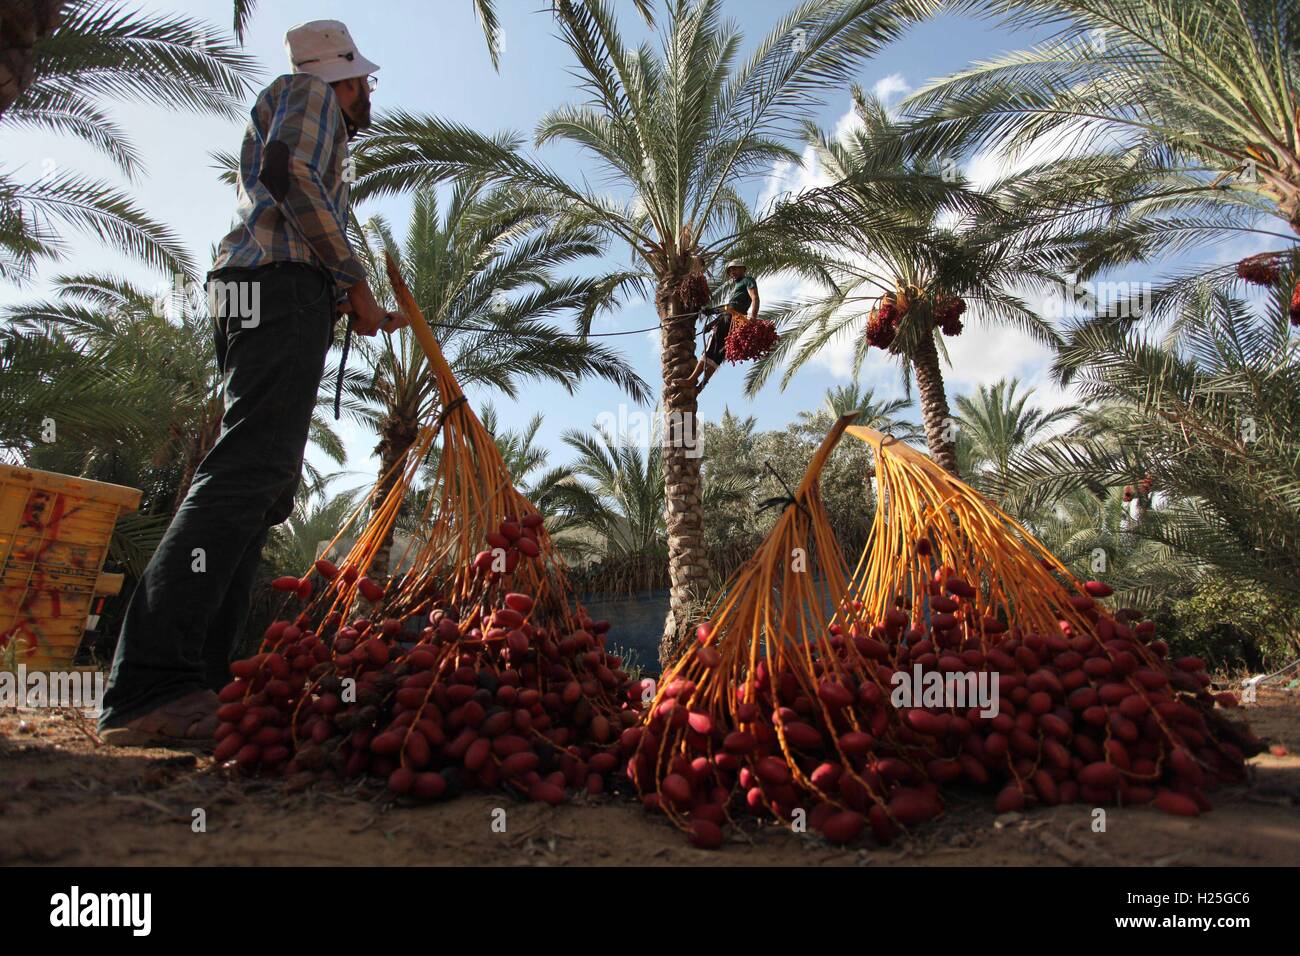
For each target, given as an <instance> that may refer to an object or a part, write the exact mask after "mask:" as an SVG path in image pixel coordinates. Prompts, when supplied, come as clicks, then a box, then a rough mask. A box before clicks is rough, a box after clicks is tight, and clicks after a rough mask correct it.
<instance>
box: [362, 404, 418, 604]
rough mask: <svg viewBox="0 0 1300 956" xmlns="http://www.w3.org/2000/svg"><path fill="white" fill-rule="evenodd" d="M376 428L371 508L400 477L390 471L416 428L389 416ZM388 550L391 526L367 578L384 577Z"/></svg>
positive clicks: (386, 569)
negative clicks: (376, 464)
mask: <svg viewBox="0 0 1300 956" xmlns="http://www.w3.org/2000/svg"><path fill="white" fill-rule="evenodd" d="M379 431H380V434H381V435H382V436H383V438H382V439H381V440H380V442H379V446H378V447H377V448H376V449H375V454H377V455H378V456H379V480H378V482H377V483H376V485H375V494H374V497H373V498H372V499H371V507H372V509H373V508H376V507H378V506H379V505H380V504H381V503H382V502H383V501H385V500H386V499H387V498H388V495H389V492H391V491H392V489H393V486H395V485H396V484H397V482H398V479H400V478H401V477H402V475H401V471H400V470H399V471H393V466H394V465H396V464H397V462H399V461H401V460H402V459H403V458H404V457H405V456H406V452H407V450H408V449H409V448H410V447H411V446H412V445H413V444H415V439H416V437H417V436H418V435H419V432H420V429H419V426H418V425H417V424H416V423H415V422H411V421H405V420H401V419H392V418H390V419H388V420H387V421H385V422H384V423H383V424H382V425H381V426H380V429H379ZM392 552H393V527H389V529H388V533H387V534H385V535H384V540H383V542H382V543H381V544H380V545H379V550H378V551H377V552H375V560H374V561H372V562H371V564H370V571H369V572H368V573H369V575H370V577H372V578H375V579H377V580H382V579H384V578H386V577H387V576H388V565H389V562H390V560H391V557H392Z"/></svg>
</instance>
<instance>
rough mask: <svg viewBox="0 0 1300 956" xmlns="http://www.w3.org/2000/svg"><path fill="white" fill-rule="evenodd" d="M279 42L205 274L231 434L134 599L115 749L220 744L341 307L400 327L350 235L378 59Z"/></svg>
mask: <svg viewBox="0 0 1300 956" xmlns="http://www.w3.org/2000/svg"><path fill="white" fill-rule="evenodd" d="M285 47H286V49H287V50H288V53H289V59H290V61H291V63H292V65H293V72H292V73H289V74H286V75H284V76H280V77H278V78H277V79H276V80H275V81H274V82H272V83H271V85H270V86H268V87H267V88H266V89H265V90H263V91H262V93H261V95H260V96H259V97H258V98H257V103H256V104H255V105H254V107H253V109H252V112H251V115H250V120H249V124H248V128H247V131H246V132H245V134H244V142H243V148H242V150H241V152H240V160H239V182H238V206H237V216H238V222H237V223H236V225H235V227H234V228H233V229H232V230H231V231H230V233H229V234H228V235H227V236H226V237H225V239H223V240H222V242H221V247H220V249H219V250H218V253H217V257H216V261H215V262H214V263H213V269H212V272H210V273H209V274H208V296H209V302H210V303H211V306H212V315H213V319H214V324H215V330H214V332H215V337H216V349H217V362H218V365H219V366H220V368H221V371H222V373H223V375H224V376H225V409H224V413H223V416H222V420H221V435H220V437H219V438H218V439H217V441H216V443H215V444H214V445H213V446H212V449H211V450H210V451H209V452H208V454H207V456H206V457H205V458H204V459H203V462H202V463H201V464H200V465H199V467H198V469H197V471H196V472H195V475H194V480H193V482H192V483H191V485H190V488H189V492H188V493H187V495H186V497H185V501H184V502H183V503H182V504H181V506H180V508H179V509H178V510H177V512H176V517H175V518H174V519H173V521H172V523H171V525H170V527H168V529H167V533H166V534H165V535H164V536H163V539H162V542H161V543H160V544H159V546H158V550H157V551H156V552H155V553H154V556H153V558H152V559H151V560H150V562H149V566H148V568H147V569H146V570H145V573H144V576H143V577H142V578H141V580H140V583H139V585H138V586H137V587H136V590H135V592H134V594H133V595H132V597H131V603H130V605H129V606H128V608H127V614H126V620H125V621H124V622H123V625H122V633H121V636H120V638H119V639H118V644H117V653H116V655H115V657H114V659H113V671H112V674H111V676H110V677H109V683H108V689H107V691H106V693H105V695H104V709H103V714H102V716H101V717H100V728H101V731H102V736H103V737H104V739H105V740H106V741H107V742H109V743H114V744H119V745H135V744H139V745H148V744H159V743H179V744H207V743H211V738H212V733H213V731H214V730H215V729H216V710H217V697H216V694H215V693H213V691H214V689H216V688H218V687H220V686H221V685H223V684H225V683H226V682H227V681H228V680H229V674H228V664H229V660H230V658H231V655H232V653H233V652H234V651H235V650H236V649H238V647H239V646H240V643H241V637H242V633H241V632H242V630H243V626H244V623H245V622H246V620H247V617H248V607H249V596H250V592H251V589H252V585H253V578H254V575H255V573H256V571H257V567H258V563H259V561H260V559H261V554H262V546H263V545H264V544H265V542H266V536H267V532H268V531H269V530H270V529H271V527H273V526H274V525H276V524H279V523H280V522H281V521H284V520H285V519H286V518H287V517H289V515H290V514H292V512H293V503H294V493H295V491H296V490H297V487H298V482H299V477H300V474H301V470H302V461H303V452H304V450H305V448H306V445H307V434H308V429H309V428H310V426H311V417H312V412H313V410H314V408H315V405H316V396H317V391H318V389H319V387H320V380H321V374H322V373H323V371H324V367H325V356H326V353H327V352H328V351H329V348H330V345H331V343H332V341H333V335H334V321H335V317H336V315H337V314H338V313H339V312H345V313H351V322H352V328H353V330H354V331H356V332H358V333H360V334H362V335H374V334H375V333H376V332H377V331H379V330H380V329H383V330H384V331H386V332H391V331H393V330H395V329H397V328H399V327H401V326H402V325H403V324H405V322H404V320H403V319H401V318H400V317H397V316H393V315H389V314H387V313H385V312H384V310H383V309H382V308H380V306H379V304H378V303H377V302H376V301H375V297H374V295H373V294H372V292H371V290H370V287H369V285H368V284H367V282H366V274H365V270H364V268H363V267H362V264H361V262H360V260H359V259H358V258H357V256H356V254H355V253H354V252H353V251H352V248H351V246H350V245H349V244H348V239H347V220H348V191H349V190H348V183H349V180H350V179H351V178H352V177H351V175H350V172H351V166H350V163H349V161H348V140H349V139H351V138H352V137H353V136H355V135H356V133H357V132H358V131H359V130H361V129H364V128H365V127H366V126H368V125H369V124H370V90H371V89H372V87H373V85H374V79H373V76H372V74H373V73H374V72H375V71H376V70H378V69H379V67H378V66H376V65H375V64H374V63H371V62H370V61H369V60H367V59H365V58H364V57H363V56H361V54H360V53H359V52H358V51H357V48H356V44H354V43H353V42H352V38H351V36H349V34H348V31H347V27H345V26H344V25H343V24H342V23H339V22H338V21H337V20H317V21H313V22H311V23H305V24H302V25H300V26H296V27H294V28H293V29H291V30H290V31H289V32H288V34H286V36H285ZM344 299H345V301H343V300H344Z"/></svg>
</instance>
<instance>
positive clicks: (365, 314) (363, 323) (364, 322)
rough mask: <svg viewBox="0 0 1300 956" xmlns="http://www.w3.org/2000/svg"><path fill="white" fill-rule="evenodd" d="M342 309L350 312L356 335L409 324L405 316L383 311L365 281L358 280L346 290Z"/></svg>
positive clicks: (395, 328) (396, 328) (394, 329)
mask: <svg viewBox="0 0 1300 956" xmlns="http://www.w3.org/2000/svg"><path fill="white" fill-rule="evenodd" d="M342 311H345V312H350V313H351V314H352V330H353V331H354V332H356V333H357V334H358V335H374V334H375V333H376V332H378V331H379V330H380V329H383V330H384V331H385V332H396V331H397V330H398V329H400V328H404V327H405V326H407V325H409V324H410V323H409V322H408V321H407V320H406V317H405V316H401V315H397V314H395V313H393V312H385V311H384V310H383V309H382V308H381V307H380V305H379V303H378V302H376V301H375V295H374V293H373V292H371V291H370V285H369V284H368V283H365V282H358V283H357V284H356V285H354V286H353V287H352V288H350V289H349V290H348V301H347V308H346V309H342Z"/></svg>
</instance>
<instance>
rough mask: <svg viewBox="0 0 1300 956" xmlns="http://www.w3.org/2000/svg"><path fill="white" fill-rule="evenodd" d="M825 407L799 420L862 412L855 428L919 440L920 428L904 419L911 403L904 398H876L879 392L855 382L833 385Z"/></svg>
mask: <svg viewBox="0 0 1300 956" xmlns="http://www.w3.org/2000/svg"><path fill="white" fill-rule="evenodd" d="M822 404H823V407H822V408H820V409H818V410H817V411H813V412H806V411H805V412H800V413H799V420H800V421H801V422H805V423H809V422H811V421H813V419H815V418H817V419H819V421H820V420H821V418H820V417H821V416H824V415H827V414H829V416H830V418H831V419H837V418H839V417H840V416H841V415H847V414H848V413H849V412H851V411H854V410H855V409H856V410H857V411H859V412H860V414H859V415H858V417H857V418H855V419H854V420H853V424H855V425H865V426H866V427H867V428H875V429H877V430H878V431H883V432H889V433H890V434H892V435H894V436H895V437H896V438H898V439H899V440H900V441H911V440H912V439H914V438H916V437H917V432H918V429H917V427H916V425H914V424H913V423H911V422H909V421H906V420H905V419H903V418H902V417H901V413H902V412H903V411H904V410H906V409H907V407H908V405H909V404H910V403H909V402H908V401H907V399H905V398H881V399H878V398H876V391H875V389H873V388H870V387H864V386H862V385H861V384H859V383H858V382H856V381H854V382H851V383H849V384H848V385H834V386H832V387H830V388H828V389H826V398H825V399H824V400H823V403H822Z"/></svg>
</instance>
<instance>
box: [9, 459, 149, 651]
mask: <svg viewBox="0 0 1300 956" xmlns="http://www.w3.org/2000/svg"><path fill="white" fill-rule="evenodd" d="M140 495H141V492H140V491H139V490H138V489H136V488H127V487H124V486H122V485H110V484H107V483H105V482H102V481H89V480H87V479H85V478H73V477H71V476H69V475H58V474H54V473H53V472H49V471H36V470H34V469H31V468H20V467H15V466H13V465H4V464H0V668H3V667H4V666H6V664H8V663H13V664H20V663H21V664H26V665H27V668H28V670H65V669H67V668H69V667H70V666H71V665H72V661H73V658H75V657H76V655H77V648H78V647H80V645H81V637H82V634H83V633H84V632H85V628H86V617H87V616H88V615H89V614H90V605H91V601H93V600H94V598H95V595H96V594H116V593H117V592H118V590H119V589H120V588H121V586H122V576H121V575H120V574H103V573H102V571H103V567H104V558H105V557H106V556H107V554H108V542H109V539H110V538H111V537H112V535H113V526H114V525H115V524H116V523H117V519H118V516H119V515H122V514H125V513H127V512H131V511H134V510H135V509H136V508H138V507H139V506H140Z"/></svg>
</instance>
